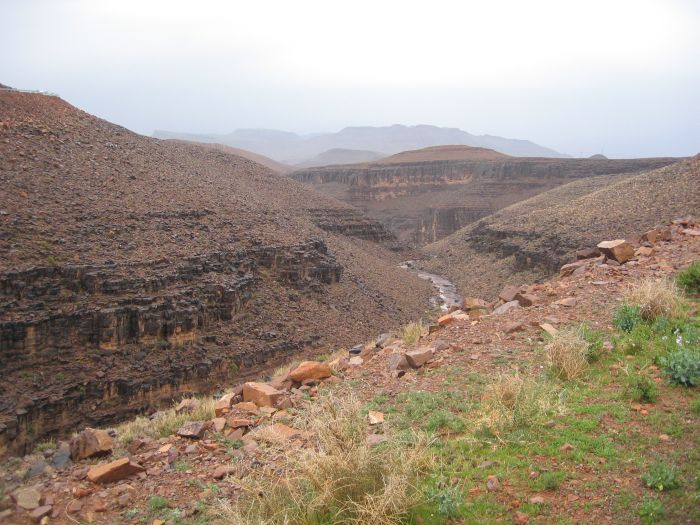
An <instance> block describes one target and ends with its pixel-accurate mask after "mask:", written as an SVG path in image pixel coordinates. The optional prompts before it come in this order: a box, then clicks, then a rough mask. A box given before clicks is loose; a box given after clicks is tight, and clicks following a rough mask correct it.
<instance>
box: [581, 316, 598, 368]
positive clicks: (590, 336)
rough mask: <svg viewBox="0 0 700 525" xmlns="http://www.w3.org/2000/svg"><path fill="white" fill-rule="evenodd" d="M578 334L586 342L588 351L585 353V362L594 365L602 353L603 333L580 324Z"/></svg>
mask: <svg viewBox="0 0 700 525" xmlns="http://www.w3.org/2000/svg"><path fill="white" fill-rule="evenodd" d="M579 333H580V334H581V337H583V338H584V339H585V340H586V341H587V342H588V350H587V351H586V361H588V362H589V363H594V362H596V361H597V360H598V359H600V355H601V353H602V351H603V342H604V337H603V333H602V332H600V331H598V330H594V329H592V328H591V327H589V326H588V325H587V324H586V323H582V324H581V326H580V327H579Z"/></svg>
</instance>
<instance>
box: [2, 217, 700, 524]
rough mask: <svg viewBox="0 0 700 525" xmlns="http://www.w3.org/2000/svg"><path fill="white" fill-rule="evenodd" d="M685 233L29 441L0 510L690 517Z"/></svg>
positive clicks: (697, 253)
mask: <svg viewBox="0 0 700 525" xmlns="http://www.w3.org/2000/svg"><path fill="white" fill-rule="evenodd" d="M698 226H700V225H699V224H698V223H697V222H694V221H693V220H686V221H685V222H684V223H683V224H674V225H670V226H669V225H664V226H662V227H660V228H659V229H658V230H657V234H658V238H659V239H665V240H658V239H657V241H656V242H654V243H651V244H650V248H651V249H650V251H648V252H646V254H640V255H638V256H635V257H633V259H632V260H630V261H628V262H626V263H625V264H622V265H619V264H615V263H614V261H607V263H606V262H603V261H601V260H599V259H589V260H588V261H586V262H585V264H582V265H580V266H579V267H578V268H579V271H577V272H576V273H575V274H573V275H563V276H557V277H555V278H553V279H550V280H547V281H545V282H543V283H541V284H530V285H526V286H523V287H521V288H520V289H519V290H516V292H519V294H520V298H521V299H520V300H522V301H523V303H522V304H519V301H515V303H516V304H515V305H513V304H510V309H508V310H507V311H501V310H502V307H503V306H505V305H501V306H499V309H500V310H499V309H496V310H494V309H493V308H492V307H489V306H488V305H483V304H482V305H481V306H478V305H475V304H474V301H470V300H468V301H465V310H467V311H462V310H457V311H454V312H452V313H451V314H448V315H444V316H442V317H440V318H439V319H435V318H429V319H430V320H428V321H427V323H428V324H429V330H426V329H424V327H422V326H420V325H412V326H411V327H407V329H405V330H401V331H399V332H397V333H396V334H392V333H384V334H382V335H380V336H379V337H371V338H369V339H368V342H367V344H365V345H364V346H362V345H361V346H360V348H358V349H357V351H358V352H359V353H358V352H354V351H353V352H350V353H348V352H347V351H338V352H334V353H332V354H331V355H330V356H329V357H328V359H327V360H326V361H324V362H319V361H306V362H302V363H300V362H299V361H296V360H293V361H289V362H288V363H287V364H286V366H285V367H282V368H280V369H279V370H278V371H277V372H276V373H275V374H274V376H273V377H261V378H259V379H258V381H255V382H247V383H245V384H240V383H239V384H236V383H229V384H226V385H225V386H224V387H223V388H222V389H221V390H222V392H221V393H220V394H219V395H218V396H216V397H212V396H201V397H198V398H185V399H183V400H182V402H180V403H175V404H173V406H172V408H169V409H167V410H162V411H160V412H158V414H157V416H155V415H154V417H152V418H150V419H148V418H143V417H142V418H138V419H135V420H131V421H127V422H125V423H123V424H121V425H117V426H108V427H104V428H102V429H97V430H96V429H85V430H84V431H83V432H81V433H80V434H79V435H77V436H76V437H75V438H74V439H73V440H71V441H70V442H68V441H59V442H44V443H41V444H39V446H37V448H36V449H35V450H34V452H33V453H32V454H27V455H25V456H24V457H23V458H11V459H9V460H7V461H5V462H2V463H0V469H2V472H3V473H4V474H3V476H2V477H1V478H0V489H1V490H0V509H2V510H0V519H3V520H5V521H4V523H8V524H10V525H20V524H24V523H28V522H30V521H31V522H39V521H40V520H41V519H43V518H49V519H50V523H52V524H57V525H59V524H60V525H64V524H66V525H67V524H71V523H76V522H88V523H98V524H112V523H130V524H134V525H136V524H144V523H146V524H151V525H164V524H168V523H178V524H182V525H203V524H214V525H230V524H237V525H243V524H260V523H270V524H280V525H281V524H294V525H302V524H308V523H310V522H311V523H329V524H330V523H357V524H359V525H367V524H373V523H381V524H386V525H389V524H399V523H402V524H409V523H416V524H419V523H425V524H433V525H438V524H450V523H462V522H463V523H494V524H495V523H499V524H501V523H502V524H506V523H515V524H516V525H525V524H528V523H533V524H536V523H547V524H549V523H551V524H558V523H568V522H572V523H610V524H628V523H642V524H650V523H655V522H659V518H663V522H664V523H673V524H679V525H692V524H695V523H698V521H699V520H700V508H699V507H698V505H697V501H698V496H699V495H700V487H699V486H698V472H699V468H700V457H699V456H698V450H700V395H699V394H698V392H697V388H698V387H697V386H695V387H693V384H695V385H697V384H700V368H698V367H697V364H698V363H700V361H699V360H698V357H699V356H700V354H699V353H698V352H699V351H700V346H699V345H700V340H699V339H698V333H699V332H698V330H699V329H700V320H699V319H698V313H699V312H700V311H699V309H698V308H699V307H700V304H698V302H697V296H696V298H695V300H694V299H693V296H692V291H693V288H692V287H691V288H685V290H687V292H688V293H689V294H691V295H687V296H681V295H680V294H679V292H677V291H674V289H673V288H671V287H669V285H668V283H669V280H670V279H677V278H678V276H679V274H682V275H683V276H684V277H688V276H690V275H692V271H690V270H688V266H689V265H691V264H692V263H693V262H695V267H696V268H697V270H700V240H698V237H697V236H694V235H692V234H690V233H689V232H691V231H692V232H700V230H698V229H697V228H698ZM598 240H600V239H598ZM697 270H696V271H697ZM698 275H700V274H697V273H696V278H695V280H694V281H692V280H691V281H684V282H694V283H695V285H694V286H695V287H696V288H695V289H696V291H697V290H700V289H699V288H697V287H698V286H700V281H698V280H697V276H698ZM659 292H661V294H660V295H659V294H658V293H659ZM526 300H527V302H525V301H526ZM623 300H624V301H627V303H628V305H629V306H621V303H622V301H623ZM651 301H653V303H652V302H651ZM496 304H499V303H496ZM649 304H653V305H654V309H652V310H647V311H651V312H655V313H654V316H653V317H649V316H648V315H647V316H645V317H642V316H641V314H640V311H641V310H640V308H641V305H649ZM678 304H683V308H677V306H678ZM468 308H469V309H468ZM657 309H658V310H657ZM426 320H427V319H426ZM332 350H333V349H332V348H330V347H329V348H328V351H329V352H330V351H332ZM679 356H686V357H685V358H684V359H685V360H682V359H679ZM693 356H694V357H693ZM684 362H685V363H686V364H685V365H683V363H684ZM691 362H694V363H696V365H695V371H694V372H693V371H692V370H691V369H692V367H693V365H692V364H690V363H691ZM671 363H673V364H671ZM686 372H688V373H686ZM684 374H685V375H684ZM45 521H46V520H45Z"/></svg>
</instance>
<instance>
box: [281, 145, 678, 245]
mask: <svg viewBox="0 0 700 525" xmlns="http://www.w3.org/2000/svg"><path fill="white" fill-rule="evenodd" d="M676 160H677V159H671V158H659V159H627V160H599V159H546V158H517V157H508V156H506V155H503V154H501V153H498V152H495V151H493V150H488V149H482V148H464V147H460V146H448V147H439V148H428V149H423V150H417V151H414V152H403V153H400V154H398V155H396V156H394V157H389V158H387V159H382V160H380V161H378V162H373V163H368V164H358V165H346V166H325V167H319V168H310V169H304V170H297V171H294V172H292V173H291V174H290V177H292V178H294V179H295V180H298V181H301V182H304V183H306V184H309V185H311V186H312V187H314V188H316V189H317V190H319V191H321V192H324V193H326V194H328V195H331V196H333V197H335V198H337V199H340V200H343V201H345V202H347V203H350V204H352V205H354V206H357V207H359V208H361V209H362V210H363V211H365V213H367V214H368V215H369V216H371V217H373V218H374V219H376V220H378V221H380V222H382V223H383V224H384V225H385V226H386V227H387V228H388V229H389V230H391V231H392V232H393V233H394V234H395V235H396V236H397V237H398V238H399V239H401V240H402V241H404V242H407V243H413V244H415V245H423V244H428V243H431V242H434V241H437V240H439V239H441V238H443V237H445V236H447V235H450V234H451V233H453V232H455V231H457V230H458V229H460V228H461V227H463V226H466V225H467V224H470V223H472V222H474V221H476V220H478V219H481V218H482V217H486V216H487V215H490V214H492V213H494V212H495V211H497V210H499V209H501V208H504V207H506V206H509V205H511V204H513V203H515V202H518V201H521V200H524V199H527V198H529V197H532V196H534V195H537V194H538V193H542V192H545V191H547V190H550V189H552V188H555V187H557V186H560V185H562V184H566V183H568V182H571V181H573V180H577V179H582V178H587V177H593V176H599V175H609V174H615V173H633V172H640V171H644V170H649V169H653V168H657V167H660V166H665V165H667V164H671V163H673V162H675V161H676Z"/></svg>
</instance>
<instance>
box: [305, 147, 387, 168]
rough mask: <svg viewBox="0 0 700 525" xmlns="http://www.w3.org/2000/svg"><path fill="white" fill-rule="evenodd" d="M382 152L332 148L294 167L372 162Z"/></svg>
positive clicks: (380, 155) (381, 155)
mask: <svg viewBox="0 0 700 525" xmlns="http://www.w3.org/2000/svg"><path fill="white" fill-rule="evenodd" d="M385 156H386V155H384V154H383V153H377V152H376V151H368V150H361V149H344V148H333V149H329V150H328V151H323V152H321V153H319V154H318V155H316V156H315V157H313V158H311V159H309V160H307V161H305V162H302V163H300V164H297V165H296V166H295V169H301V168H311V167H313V166H328V165H330V164H356V163H358V162H372V161H375V160H378V159H381V158H382V157H385Z"/></svg>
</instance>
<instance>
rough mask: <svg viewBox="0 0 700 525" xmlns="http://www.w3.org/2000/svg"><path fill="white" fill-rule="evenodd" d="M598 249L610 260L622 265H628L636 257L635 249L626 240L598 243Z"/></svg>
mask: <svg viewBox="0 0 700 525" xmlns="http://www.w3.org/2000/svg"><path fill="white" fill-rule="evenodd" d="M598 249H599V250H600V251H601V253H602V254H603V255H605V256H606V257H607V258H608V259H612V260H614V261H617V262H618V263H620V264H623V263H626V262H627V261H629V260H630V259H631V258H632V257H634V248H633V247H632V245H631V244H630V243H628V242H627V241H626V240H624V239H616V240H614V241H603V242H601V243H598Z"/></svg>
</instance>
